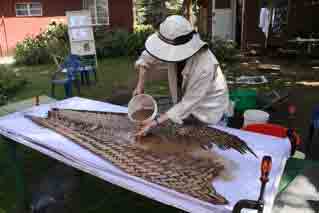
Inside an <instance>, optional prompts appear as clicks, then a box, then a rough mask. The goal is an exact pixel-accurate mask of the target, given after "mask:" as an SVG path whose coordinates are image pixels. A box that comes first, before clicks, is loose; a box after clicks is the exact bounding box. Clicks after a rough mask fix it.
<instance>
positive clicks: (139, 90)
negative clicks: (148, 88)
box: [133, 85, 144, 97]
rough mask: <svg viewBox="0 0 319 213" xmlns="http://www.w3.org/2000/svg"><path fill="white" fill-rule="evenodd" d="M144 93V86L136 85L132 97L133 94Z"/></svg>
mask: <svg viewBox="0 0 319 213" xmlns="http://www.w3.org/2000/svg"><path fill="white" fill-rule="evenodd" d="M143 93H144V88H143V87H142V86H139V85H138V86H137V87H136V88H135V90H134V91H133V97H134V96H137V95H140V94H143Z"/></svg>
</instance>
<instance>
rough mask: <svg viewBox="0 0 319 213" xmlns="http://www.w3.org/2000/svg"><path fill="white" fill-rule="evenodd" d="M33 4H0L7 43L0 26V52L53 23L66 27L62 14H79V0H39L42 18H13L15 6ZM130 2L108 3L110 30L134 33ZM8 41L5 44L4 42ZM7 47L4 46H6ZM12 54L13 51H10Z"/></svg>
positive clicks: (116, 0) (11, 0)
mask: <svg viewBox="0 0 319 213" xmlns="http://www.w3.org/2000/svg"><path fill="white" fill-rule="evenodd" d="M32 1H33V2H34V0H0V23H1V21H2V20H1V19H2V18H1V17H4V18H3V20H4V24H5V31H6V35H7V39H5V38H4V26H3V25H1V24H0V49H2V50H3V52H4V50H5V49H6V46H7V45H8V48H9V49H10V50H12V49H14V48H15V46H16V44H17V42H19V41H22V40H23V39H24V38H25V37H26V36H28V35H37V34H39V32H41V30H44V29H45V28H46V26H47V25H48V24H49V23H51V22H52V21H57V22H64V23H66V17H65V11H67V10H80V9H81V8H82V0H54V1H53V0H39V1H40V2H42V10H43V11H42V12H43V16H41V17H16V14H15V4H16V3H19V2H24V3H26V2H32ZM132 8H133V3H132V0H109V12H110V24H111V25H110V27H111V28H124V29H127V30H129V31H132V30H133V9H132ZM6 40H7V42H6ZM6 43H7V44H6ZM10 52H12V51H10Z"/></svg>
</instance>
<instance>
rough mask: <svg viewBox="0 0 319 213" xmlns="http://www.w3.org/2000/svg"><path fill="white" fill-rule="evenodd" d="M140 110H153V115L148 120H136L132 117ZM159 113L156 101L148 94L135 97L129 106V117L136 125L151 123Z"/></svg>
mask: <svg viewBox="0 0 319 213" xmlns="http://www.w3.org/2000/svg"><path fill="white" fill-rule="evenodd" d="M139 110H152V111H153V113H152V115H151V116H150V117H148V118H147V119H145V120H143V121H141V120H135V119H134V118H133V117H132V115H133V114H134V113H135V112H137V111H139ZM157 113H158V107H157V103H156V101H155V100H154V98H153V97H152V96H150V95H147V94H141V95H137V96H134V97H133V98H132V99H131V100H130V102H129V104H128V117H129V119H130V120H131V121H132V122H135V123H142V122H148V121H151V120H153V119H154V118H155V117H156V115H157Z"/></svg>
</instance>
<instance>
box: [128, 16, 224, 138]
mask: <svg viewBox="0 0 319 213" xmlns="http://www.w3.org/2000/svg"><path fill="white" fill-rule="evenodd" d="M145 48H146V50H145V51H144V52H143V53H142V54H141V56H140V57H139V59H138V60H137V61H136V69H137V70H138V72H139V79H138V83H137V87H136V89H135V90H134V92H133V95H138V94H142V93H143V92H144V81H145V73H146V72H151V71H152V69H154V67H155V66H156V64H158V63H159V62H167V63H168V80H169V88H170V92H171V96H172V100H173V102H174V106H173V107H172V108H171V109H169V110H168V111H167V112H166V113H164V114H162V115H161V116H159V117H157V118H155V119H154V120H153V121H150V122H146V123H144V124H143V125H142V127H141V129H140V131H139V132H138V133H137V136H145V135H146V134H147V132H149V130H151V129H152V128H154V127H156V126H158V125H161V124H162V123H164V122H167V121H168V120H171V121H172V122H174V123H178V124H183V123H184V124H185V123H188V122H192V123H194V122H195V123H196V122H199V123H205V124H213V125H214V124H220V123H222V121H223V118H224V117H225V114H226V112H227V110H228V104H229V96H228V88H227V83H226V80H225V77H224V75H223V73H222V70H221V68H220V66H219V63H218V61H217V59H216V57H215V56H214V54H213V53H212V52H211V51H210V50H209V48H208V46H207V44H206V43H205V42H204V41H202V40H201V39H200V36H199V34H198V33H197V32H196V31H195V30H194V29H193V27H192V25H191V23H190V22H189V21H188V20H187V19H185V18H184V17H183V16H178V15H173V16H169V17H167V18H166V19H165V20H164V22H163V23H161V25H160V28H159V31H158V32H156V33H154V34H152V35H151V36H150V37H149V38H148V39H147V41H146V43H145Z"/></svg>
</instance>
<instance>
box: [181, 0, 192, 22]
mask: <svg viewBox="0 0 319 213" xmlns="http://www.w3.org/2000/svg"><path fill="white" fill-rule="evenodd" d="M192 5H193V2H192V0H184V1H183V14H184V16H185V18H186V19H187V20H189V21H190V22H191V23H192V18H191V16H192Z"/></svg>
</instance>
